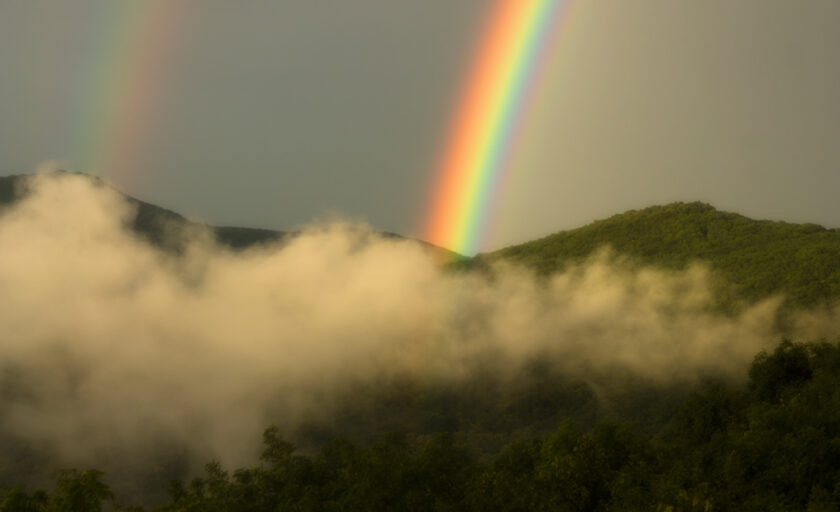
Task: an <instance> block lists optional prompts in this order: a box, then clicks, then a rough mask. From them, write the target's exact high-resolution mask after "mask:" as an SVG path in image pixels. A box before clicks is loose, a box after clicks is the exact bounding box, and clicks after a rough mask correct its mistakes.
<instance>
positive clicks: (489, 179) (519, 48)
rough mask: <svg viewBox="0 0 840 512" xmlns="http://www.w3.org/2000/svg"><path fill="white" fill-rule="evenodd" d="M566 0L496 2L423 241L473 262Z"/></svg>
mask: <svg viewBox="0 0 840 512" xmlns="http://www.w3.org/2000/svg"><path fill="white" fill-rule="evenodd" d="M569 3H570V0H565V1H564V0H497V1H496V3H495V5H494V6H493V8H492V11H491V13H490V17H489V19H488V22H487V25H486V27H485V28H484V31H483V33H482V35H481V40H480V43H479V47H478V52H477V55H476V56H475V58H474V61H473V65H472V69H471V70H470V71H469V74H468V76H467V80H466V84H465V86H464V89H463V92H462V93H461V94H462V97H461V100H460V103H459V105H458V109H457V112H456V115H455V119H454V120H453V125H452V128H451V131H450V135H449V138H448V139H447V142H446V148H445V151H444V154H443V157H442V159H441V162H440V164H439V167H438V169H437V175H436V181H435V184H434V186H433V198H432V204H431V208H430V211H429V212H428V215H427V217H426V225H425V227H424V237H425V238H426V239H427V240H428V241H430V242H431V243H434V244H436V245H440V246H443V247H447V248H449V249H452V250H453V251H455V252H458V253H461V254H467V255H472V254H474V253H475V252H477V250H478V249H479V247H480V244H481V241H482V237H483V235H484V231H485V228H486V226H485V219H486V218H487V216H488V209H489V207H490V205H491V203H492V199H493V196H494V194H495V193H496V190H495V189H496V187H497V183H498V182H499V180H500V177H501V176H500V175H501V173H502V171H503V170H504V167H505V163H506V159H507V157H508V156H509V153H510V148H511V144H512V141H513V139H514V138H515V137H514V135H515V132H516V127H517V122H518V120H519V118H520V117H521V116H520V114H521V111H522V107H523V104H524V103H526V100H527V96H528V93H529V89H530V85H531V84H530V82H531V81H532V78H533V77H534V75H535V74H536V73H537V71H538V67H539V65H540V62H541V60H542V59H541V55H542V54H543V50H544V49H545V48H546V46H547V42H548V40H549V39H551V34H552V33H553V31H554V28H555V27H558V26H559V24H560V19H561V18H563V17H565V15H566V14H565V12H564V11H565V9H566V8H567V6H568V4H569Z"/></svg>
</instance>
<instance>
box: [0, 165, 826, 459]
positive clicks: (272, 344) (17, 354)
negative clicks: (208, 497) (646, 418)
mask: <svg viewBox="0 0 840 512" xmlns="http://www.w3.org/2000/svg"><path fill="white" fill-rule="evenodd" d="M27 188H28V193H27V195H26V196H25V197H24V198H23V199H21V200H20V201H19V202H18V203H16V204H15V206H14V207H11V208H9V209H7V210H6V211H5V212H4V213H2V216H0V325H3V326H4V336H3V338H4V339H3V343H2V344H0V372H2V373H0V379H2V380H0V384H2V390H3V392H2V393H0V401H2V404H0V407H2V410H3V414H2V416H0V430H2V432H5V433H6V434H8V435H13V436H15V437H17V438H20V439H24V440H26V441H28V442H31V443H34V444H36V445H37V446H41V447H44V449H45V450H47V451H48V452H50V453H52V454H55V456H56V457H58V458H59V459H60V460H61V461H62V462H63V463H66V464H68V465H83V464H93V465H98V464H102V461H103V460H107V458H108V457H112V456H113V454H115V453H119V454H125V455H126V456H127V457H133V458H137V459H141V458H142V457H143V456H144V454H146V453H149V452H150V451H153V450H155V449H156V447H158V446H159V445H160V444H161V443H164V444H166V445H167V446H183V447H186V449H187V451H188V454H189V455H191V456H193V457H194V458H195V460H197V461H198V462H204V461H206V460H208V459H210V458H211V457H217V458H220V459H221V460H223V461H224V462H225V463H227V464H245V463H249V462H251V461H252V460H253V456H254V454H255V453H256V450H257V449H258V447H257V445H256V443H257V442H258V440H259V433H260V432H261V430H262V429H263V428H264V427H265V426H267V425H268V424H270V423H276V424H279V425H281V426H283V427H286V428H293V427H295V426H296V425H298V424H299V423H300V422H302V421H304V420H305V419H306V418H308V417H311V416H312V415H313V414H328V413H329V410H328V409H329V403H330V400H329V397H330V396H337V393H338V392H340V391H344V390H346V389H347V386H348V385H349V384H352V383H369V384H373V383H375V382H378V381H380V380H381V379H383V378H392V377H399V376H408V377H418V378H420V377H422V378H434V379H442V380H446V381H451V382H458V381H459V380H460V379H464V378H467V377H469V375H470V372H471V371H472V369H474V368H475V367H476V366H477V365H478V364H484V363H487V362H490V363H492V364H494V365H495V368H496V370H497V371H498V374H499V378H501V379H504V378H508V377H511V376H513V375H514V374H515V373H516V371H517V369H518V368H521V366H522V365H523V364H526V363H527V362H528V361H530V360H533V359H534V358H541V359H542V360H545V361H550V362H551V364H553V365H554V366H555V367H556V368H558V369H560V370H562V371H563V372H565V373H567V374H569V375H570V376H573V377H575V378H580V379H583V380H587V381H589V382H590V383H591V384H592V385H593V386H594V387H596V388H597V387H598V385H599V382H601V381H603V380H604V379H608V376H609V375H611V374H614V373H615V372H623V373H626V374H629V375H636V376H640V377H644V378H646V379H650V380H651V381H652V382H655V383H660V384H668V383H671V382H674V381H675V380H681V381H691V380H692V379H697V378H700V377H702V376H704V375H715V376H724V377H732V378H736V377H738V376H741V375H742V374H743V371H744V369H745V368H746V366H747V365H748V364H749V362H750V361H751V360H752V357H753V356H754V355H755V354H756V353H757V352H758V351H759V350H760V349H762V348H766V347H768V346H771V345H773V344H774V343H776V342H777V340H778V333H777V332H776V331H775V329H774V327H773V326H774V321H775V318H776V311H777V308H778V304H779V300H778V299H769V300H767V301H764V302H761V303H758V304H755V305H753V306H751V307H749V308H746V309H745V310H744V311H743V312H742V313H741V314H739V315H737V316H727V315H722V314H719V313H716V312H715V311H714V309H713V308H711V307H710V304H711V300H712V288H711V284H710V283H711V279H710V273H709V271H708V270H707V269H705V268H704V267H701V266H693V267H691V268H689V269H687V270H685V271H681V272H675V271H663V270H657V269H652V268H648V269H642V270H637V271H630V270H628V269H629V267H627V266H625V265H622V264H621V262H620V260H619V259H617V258H616V257H615V256H613V255H610V254H609V253H600V254H599V255H597V256H595V257H593V258H592V259H591V260H590V261H588V262H586V263H583V264H581V265H578V266H576V267H573V268H571V269H570V270H569V271H567V272H565V273H563V274H560V275H556V276H553V277H551V278H548V279H545V278H536V277H535V276H533V275H532V274H530V273H529V272H528V271H526V270H524V269H521V268H515V267H512V266H505V265H500V266H498V267H496V268H495V269H494V270H493V272H492V275H491V276H487V275H485V274H479V273H463V272H452V271H448V270H446V269H442V268H441V266H440V265H439V262H438V261H437V258H435V256H434V255H433V254H432V253H430V252H429V251H428V250H427V249H426V248H424V247H423V246H421V245H420V244H418V243H415V242H413V241H410V240H400V239H387V238H386V239H383V238H381V237H379V236H377V235H375V234H374V233H372V232H371V231H370V230H369V229H367V228H366V227H364V226H359V225H350V224H343V223H341V222H333V223H330V224H321V225H315V226H311V227H310V228H307V229H306V230H304V232H303V233H302V234H300V235H299V236H297V237H295V238H293V239H291V240H288V241H286V242H284V243H283V244H282V245H281V244H278V245H267V246H260V247H255V248H252V249H249V250H245V251H238V252H236V251H232V250H229V249H226V248H223V247H219V246H217V245H216V244H214V242H213V241H212V237H210V236H209V234H208V233H203V234H201V233H198V234H196V233H190V234H189V236H190V237H191V241H190V242H189V243H188V244H187V246H186V247H187V249H186V250H185V251H183V252H182V253H181V254H177V255H176V254H172V253H167V252H164V251H161V250H159V249H158V248H156V247H154V246H152V245H150V244H149V243H148V242H147V241H146V240H145V239H143V238H141V237H139V236H137V235H136V234H134V233H133V232H132V231H131V230H130V229H129V227H128V226H129V225H130V221H131V219H132V216H133V214H134V213H135V211H134V209H133V207H132V206H131V205H130V204H129V203H127V202H126V201H124V200H123V198H122V197H121V196H120V195H119V194H118V193H117V192H115V191H113V190H112V189H110V188H108V187H107V186H104V185H102V184H97V183H96V182H93V181H92V180H89V179H86V178H84V177H80V176H74V175H66V174H65V175H62V174H58V175H55V174H53V175H36V176H32V177H31V178H29V181H28V187H27ZM185 236H186V235H185ZM812 322H817V320H812ZM820 322H822V325H826V324H830V323H831V322H833V317H831V318H825V319H822V320H820ZM325 397H326V398H325ZM324 408H326V409H327V410H326V411H325V410H324Z"/></svg>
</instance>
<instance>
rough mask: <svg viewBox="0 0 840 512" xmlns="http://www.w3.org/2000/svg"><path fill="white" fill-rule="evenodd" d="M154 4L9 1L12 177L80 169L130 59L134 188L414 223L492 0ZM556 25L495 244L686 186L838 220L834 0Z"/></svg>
mask: <svg viewBox="0 0 840 512" xmlns="http://www.w3.org/2000/svg"><path fill="white" fill-rule="evenodd" d="M522 1H526V0H522ZM161 2H162V3H161ZM161 2H157V3H156V2H153V1H150V0H144V1H143V2H142V3H136V4H134V5H135V6H141V9H139V10H138V13H140V14H137V15H130V16H128V18H126V20H124V21H123V22H118V21H116V20H118V17H117V16H116V15H114V14H113V13H114V12H118V11H119V10H120V9H123V8H125V9H124V10H125V12H130V11H128V7H131V5H132V3H131V2H128V1H117V0H101V1H93V0H74V1H73V2H64V1H58V0H50V1H46V0H27V1H12V0H0V119H2V122H0V172H2V173H4V174H12V173H20V172H27V171H31V170H33V169H34V168H35V167H36V166H37V165H38V164H39V163H40V162H43V161H45V160H49V159H57V160H63V161H65V162H66V164H65V167H69V168H71V169H74V170H81V171H84V170H86V168H85V167H86V166H89V165H91V163H90V162H89V161H85V160H86V158H87V156H86V155H87V154H88V153H89V151H88V148H89V147H91V146H92V145H95V144H96V143H98V142H101V141H107V140H108V136H107V135H102V134H101V133H100V132H101V131H102V130H104V129H105V128H103V126H106V127H107V124H105V125H103V124H102V122H101V119H104V118H107V115H108V112H103V110H107V109H108V108H112V107H113V105H120V100H119V98H120V96H119V95H120V91H122V89H120V87H118V86H116V85H113V84H119V83H120V81H119V76H120V75H118V72H117V71H116V70H119V69H123V70H127V71H126V72H127V73H128V74H127V75H124V76H127V77H129V78H128V79H127V80H129V81H130V82H131V83H130V84H129V85H128V86H123V87H124V88H125V87H127V88H129V89H131V88H133V89H134V90H135V92H136V91H141V93H143V94H145V96H143V95H142V94H140V93H136V94H135V95H134V96H131V95H130V94H129V93H126V95H127V96H131V97H132V98H134V99H135V100H136V99H137V98H141V99H140V100H138V101H134V105H135V107H136V108H138V109H139V110H137V111H131V112H132V113H131V115H129V116H127V117H126V118H127V119H131V120H132V123H133V124H132V129H129V130H128V131H127V133H128V134H129V136H130V140H131V141H132V142H130V143H129V144H128V146H129V147H130V148H131V149H132V151H133V152H132V153H131V161H132V167H131V168H130V169H129V170H121V169H109V170H107V172H104V173H103V175H105V176H108V177H110V179H112V180H113V181H114V183H115V184H116V185H117V187H118V188H120V189H122V190H123V191H125V192H127V193H129V194H131V195H134V196H136V197H139V198H141V199H145V200H148V201H151V202H154V203H157V204H160V205H162V206H165V207H169V208H171V209H174V210H177V211H179V212H181V213H184V214H186V215H188V216H192V217H197V218H201V219H204V220H206V221H208V222H211V223H215V224H228V225H230V224H235V225H248V226H260V227H270V228H277V229H290V228H294V227H296V226H300V225H302V224H304V223H306V222H308V221H310V220H312V219H315V218H318V217H323V216H324V215H331V214H340V215H344V216H348V217H350V218H352V219H361V220H366V221H368V222H370V223H371V224H372V225H373V226H375V227H376V228H378V229H384V230H389V231H395V232H398V233H402V234H406V235H418V234H419V229H418V227H419V225H420V222H421V219H422V218H423V215H424V213H425V206H426V204H427V203H428V198H429V193H430V190H429V189H430V186H431V180H432V176H433V171H434V167H435V164H436V163H437V162H438V160H439V154H440V152H441V149H442V147H443V144H444V140H445V137H446V134H447V131H448V125H449V122H450V119H451V117H452V114H453V109H454V107H455V105H456V100H457V97H458V92H459V88H460V84H461V82H462V81H463V77H464V75H465V73H466V70H467V66H468V63H469V61H470V56H471V54H472V52H473V46H474V45H475V41H476V40H477V38H478V29H479V27H480V26H481V22H482V17H483V16H484V15H485V14H486V10H487V8H488V7H489V5H490V4H491V2H490V1H489V0H423V1H417V0H412V1H409V0H352V1H334V0H333V1H330V0H276V1H271V2H269V1H256V0H253V1H236V2H234V1H220V0H200V1H199V0H161ZM115 5H116V6H117V7H116V8H115V7H114V6H115ZM109 8H110V9H112V11H108V9H109ZM144 12H152V13H156V14H155V16H158V17H159V18H155V17H154V16H153V17H151V18H149V19H151V20H152V22H151V25H149V26H151V27H153V28H152V29H148V27H147V29H145V30H140V32H138V33H139V34H140V35H141V36H142V39H141V40H140V42H139V43H138V45H139V46H136V48H140V51H139V52H138V51H129V50H126V49H125V48H128V47H122V46H120V44H119V41H120V31H121V30H126V31H130V30H131V27H132V26H134V25H132V22H133V19H132V16H142V15H143V13H144ZM560 26H561V28H560V30H559V31H558V33H557V34H556V37H555V39H554V41H555V44H554V45H553V46H552V47H551V48H549V50H548V52H547V58H546V61H545V68H544V72H543V73H542V74H541V75H540V80H539V81H538V82H536V83H535V85H534V90H533V95H532V97H531V101H530V102H529V103H528V105H529V108H528V110H527V111H526V113H525V118H524V119H525V123H524V125H523V128H522V130H521V132H520V133H519V134H518V135H519V136H518V139H517V141H518V143H517V145H516V146H515V148H516V150H515V152H514V154H513V157H512V162H511V168H510V169H509V171H508V174H507V175H506V179H505V180H504V183H503V186H502V187H501V189H500V191H499V196H498V202H497V208H496V209H495V214H494V216H493V221H492V224H491V229H490V238H489V243H488V245H487V247H486V248H487V249H492V248H496V247H499V246H502V245H506V244H510V243H514V242H519V241H524V240H527V239H530V238H534V237H537V236H541V235H546V234H549V233H551V232H554V231H557V230H560V229H568V228H573V227H577V226H579V225H582V224H584V223H586V222H589V221H591V220H594V219H597V218H602V217H605V216H609V215H611V214H613V213H618V212H620V211H623V210H626V209H629V208H640V207H644V206H648V205H651V204H655V203H663V202H669V201H675V200H702V201H706V202H710V203H712V204H713V205H715V206H717V207H718V208H722V209H726V210H731V211H738V212H740V213H744V214H747V215H750V216H753V217H761V218H773V219H784V220H791V221H798V222H801V221H811V222H817V223H821V224H823V225H827V226H831V227H835V226H840V201H838V200H837V191H838V190H840V58H838V50H840V2H837V1H836V0H803V1H799V2H793V1H791V0H737V1H733V0H692V1H680V2H675V1H673V0H603V1H601V0H597V1H596V0H575V1H574V2H573V4H572V5H571V9H569V10H568V15H567V19H565V20H563V21H562V23H561V25H560ZM155 27H158V28H155ZM144 48H145V49H146V50H143V49H144ZM154 48H158V49H157V50H154ZM144 52H145V53H144ZM144 59H145V60H144ZM135 61H136V62H135ZM115 77H117V78H115ZM109 84H110V85H109ZM137 94H140V95H139V96H138V95H137ZM108 98H112V99H113V98H117V100H115V101H109V100H108ZM128 101H129V100H126V102H128ZM132 101H133V100H132ZM134 121H136V123H135V122H134ZM141 121H142V122H141ZM122 128H125V126H122ZM132 130H134V131H132ZM127 169H128V167H127Z"/></svg>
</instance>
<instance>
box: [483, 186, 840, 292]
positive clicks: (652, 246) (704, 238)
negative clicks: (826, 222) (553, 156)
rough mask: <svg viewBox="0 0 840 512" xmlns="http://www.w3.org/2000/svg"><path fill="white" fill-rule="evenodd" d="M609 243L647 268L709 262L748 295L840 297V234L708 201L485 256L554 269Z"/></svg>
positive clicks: (631, 214)
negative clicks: (734, 210)
mask: <svg viewBox="0 0 840 512" xmlns="http://www.w3.org/2000/svg"><path fill="white" fill-rule="evenodd" d="M605 246H608V247H611V248H612V249H613V250H614V251H615V252H616V253H618V254H620V255H622V256H624V257H627V258H629V259H630V260H631V261H633V262H637V263H639V264H644V265H655V266H660V267H666V268H674V269H679V268H684V267H686V266H687V265H689V264H691V263H693V262H705V263H706V264H708V265H710V266H711V267H712V269H714V270H716V271H718V272H719V273H720V275H721V276H722V277H724V278H725V279H727V280H728V281H730V282H732V283H734V284H735V285H736V286H737V288H738V295H740V296H743V297H744V298H747V299H759V298H763V297H766V296H769V295H772V294H775V293H784V294H786V296H787V297H788V300H789V301H791V302H792V303H794V304H797V305H803V306H812V305H816V304H818V303H821V302H824V301H826V300H828V299H833V298H837V297H840V231H838V230H836V229H826V228H824V227H822V226H818V225H816V224H793V223H789V222H777V221H769V220H753V219H750V218H748V217H745V216H743V215H739V214H736V213H730V212H724V211H720V210H717V209H715V208H714V207H712V206H711V205H708V204H705V203H701V202H693V203H682V202H678V203H671V204H667V205H663V206H652V207H649V208H645V209H642V210H630V211H627V212H624V213H621V214H618V215H614V216H612V217H609V218H607V219H603V220H599V221H596V222H593V223H592V224H589V225H587V226H584V227H581V228H578V229H573V230H570V231H561V232H558V233H555V234H553V235H550V236H547V237H544V238H540V239H538V240H533V241H531V242H526V243H524V244H521V245H515V246H512V247H507V248H504V249H501V250H499V251H496V252H492V253H489V254H486V255H482V256H481V258H482V259H485V260H488V261H493V260H498V259H505V260H508V261H513V262H516V263H520V264H523V265H526V266H528V267H531V268H533V269H535V270H536V271H537V272H539V273H541V274H548V273H552V272H556V271H560V270H562V269H564V268H566V267H567V266H568V265H569V264H572V263H575V262H578V261H580V260H582V259H584V258H586V257H588V256H589V255H591V254H592V253H593V252H594V251H596V250H598V249H599V248H602V247H605Z"/></svg>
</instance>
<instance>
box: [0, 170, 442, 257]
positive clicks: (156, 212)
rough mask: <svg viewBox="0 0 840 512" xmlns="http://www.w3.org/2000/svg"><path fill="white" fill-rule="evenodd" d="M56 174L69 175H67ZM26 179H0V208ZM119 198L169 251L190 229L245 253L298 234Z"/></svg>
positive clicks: (138, 227) (139, 226)
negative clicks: (203, 219) (208, 220)
mask: <svg viewBox="0 0 840 512" xmlns="http://www.w3.org/2000/svg"><path fill="white" fill-rule="evenodd" d="M55 172H56V173H68V171H55ZM27 176H28V175H10V176H0V206H3V205H10V204H13V203H14V202H15V201H17V200H18V199H20V196H19V193H18V192H17V191H18V190H19V186H18V185H19V183H20V181H21V180H22V179H24V178H26V177H27ZM83 176H86V177H87V178H89V179H90V180H92V181H94V182H95V183H96V184H97V185H99V186H109V185H107V184H106V182H104V181H103V180H101V179H100V178H96V177H93V176H88V175H83ZM120 194H121V195H122V196H123V197H124V198H125V199H126V200H127V201H128V202H129V203H131V204H133V205H135V206H136V207H137V216H136V217H135V219H134V221H133V223H132V228H133V229H134V231H135V232H137V233H138V234H140V235H141V236H143V237H145V238H146V239H148V240H149V241H150V242H152V243H153V244H155V245H157V246H160V247H163V248H165V249H168V250H176V251H177V250H180V249H181V246H182V243H183V240H182V239H179V238H178V237H177V236H174V237H173V236H172V234H173V233H178V232H179V231H187V230H189V229H190V228H205V229H206V228H209V229H210V230H212V231H213V234H214V235H215V238H216V241H217V242H219V243H220V244H222V245H225V246H228V247H230V248H232V249H246V248H248V247H252V246H254V245H259V244H264V243H271V242H276V241H280V240H283V239H285V238H287V237H290V236H294V235H296V234H297V233H296V232H290V231H276V230H271V229H259V228H247V227H237V226H209V225H206V224H203V223H200V222H196V221H193V220H189V219H187V218H186V217H184V216H183V215H181V214H179V213H176V212H173V211H171V210H167V209H166V208H161V207H160V206H156V205H154V204H151V203H147V202H145V201H141V200H140V199H137V198H135V197H132V196H129V195H127V194H124V193H122V192H120ZM378 234H379V235H380V236H382V237H384V238H397V239H403V238H405V237H403V236H400V235H397V234H395V233H388V232H379V233H378ZM417 242H418V243H420V244H422V245H423V246H425V247H427V248H428V249H430V250H432V251H435V252H440V253H441V255H442V256H441V257H442V258H443V259H451V258H454V257H455V256H456V255H455V254H454V253H452V252H451V251H448V250H446V249H443V248H441V247H437V246H435V245H432V244H429V243H426V242H423V241H421V240H417Z"/></svg>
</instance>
